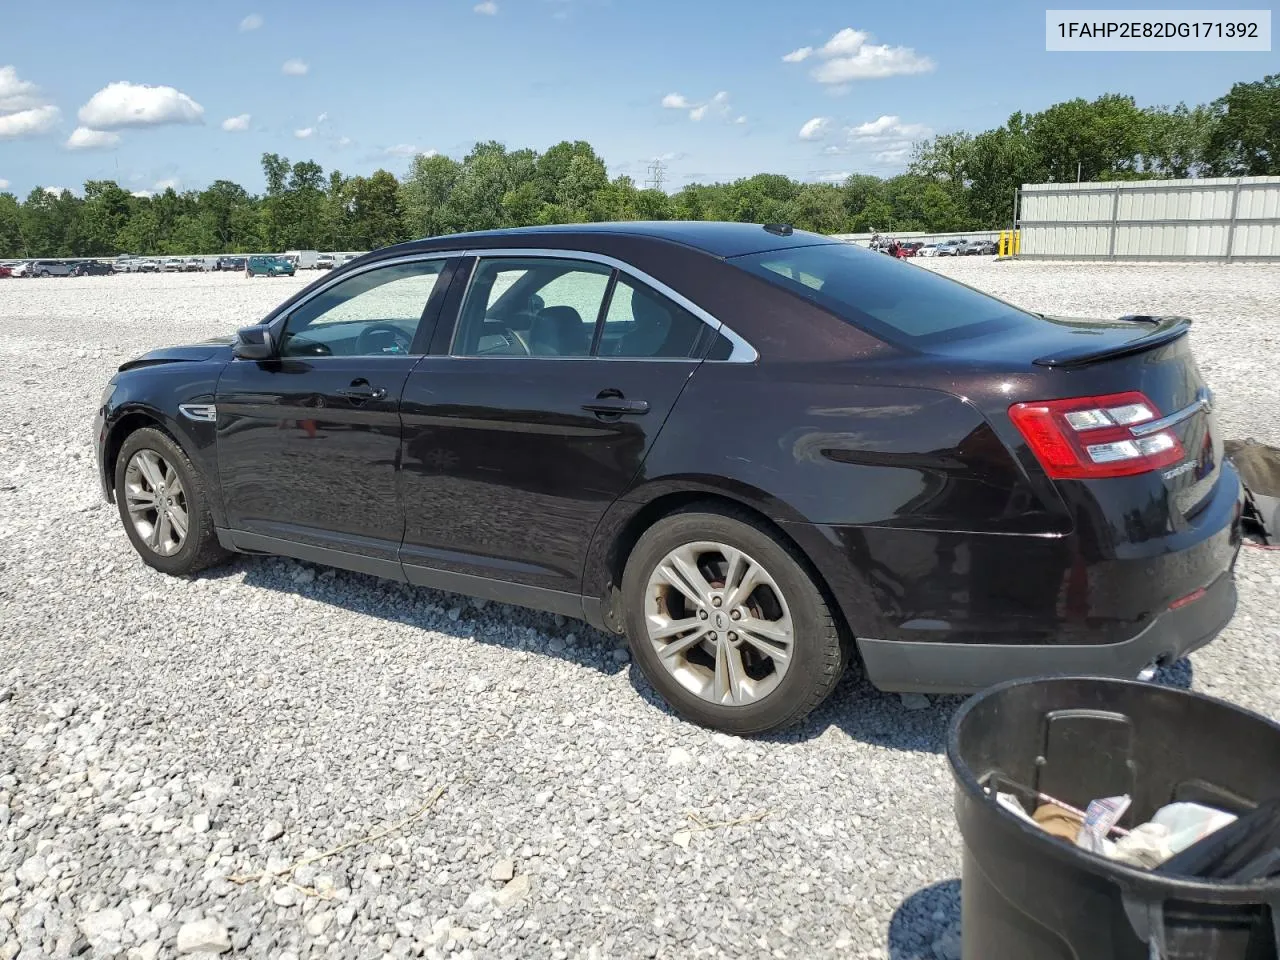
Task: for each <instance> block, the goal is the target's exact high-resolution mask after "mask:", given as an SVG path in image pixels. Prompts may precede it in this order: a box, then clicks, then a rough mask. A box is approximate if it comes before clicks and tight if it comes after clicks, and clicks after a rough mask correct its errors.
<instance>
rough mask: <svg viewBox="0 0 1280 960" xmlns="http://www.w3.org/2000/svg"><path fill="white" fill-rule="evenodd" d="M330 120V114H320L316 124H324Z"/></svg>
mask: <svg viewBox="0 0 1280 960" xmlns="http://www.w3.org/2000/svg"><path fill="white" fill-rule="evenodd" d="M328 119H329V114H327V113H322V114H320V116H318V117H316V123H324V122H325V121H326V120H328Z"/></svg>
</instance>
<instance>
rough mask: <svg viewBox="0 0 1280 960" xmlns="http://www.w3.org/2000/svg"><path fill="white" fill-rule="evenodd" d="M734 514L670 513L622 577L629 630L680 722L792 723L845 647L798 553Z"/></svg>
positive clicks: (822, 694) (828, 687)
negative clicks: (684, 719) (680, 718)
mask: <svg viewBox="0 0 1280 960" xmlns="http://www.w3.org/2000/svg"><path fill="white" fill-rule="evenodd" d="M751 520H752V518H750V517H747V516H745V515H739V514H737V513H736V512H735V511H733V510H731V509H727V510H725V511H723V512H720V511H719V510H718V509H716V510H697V509H696V508H691V509H688V510H685V511H681V512H677V513H674V514H672V515H670V516H668V517H665V518H664V519H662V520H660V521H659V522H658V523H656V524H654V526H652V527H651V528H650V529H649V530H647V531H646V532H645V533H644V534H643V535H642V536H641V537H640V539H639V541H638V542H637V543H636V546H635V549H634V550H633V551H632V553H631V556H630V558H629V559H628V561H627V567H626V571H625V573H624V575H623V583H622V593H623V599H624V603H625V609H626V624H627V636H628V640H629V642H630V646H631V651H632V656H633V657H634V658H635V661H636V663H637V664H638V665H639V666H640V668H641V670H643V671H644V674H645V676H646V677H647V678H648V680H649V682H650V683H652V684H653V686H654V687H655V688H656V689H657V690H658V692H659V693H661V694H662V696H663V697H664V699H666V701H667V703H669V704H670V705H671V707H672V708H673V709H674V710H675V711H676V712H677V713H679V714H680V715H681V716H682V717H684V718H686V719H688V720H692V721H693V722H695V723H698V724H701V725H703V726H706V727H713V728H715V729H718V730H724V731H726V732H728V733H735V734H752V733H763V732H765V731H768V730H776V729H780V728H782V727H787V726H790V725H792V724H795V723H798V722H799V721H801V720H802V719H804V717H806V716H807V715H808V714H809V713H810V712H811V711H812V710H813V709H814V708H815V707H817V706H818V705H819V704H820V703H822V701H823V700H825V699H826V698H827V696H828V695H829V694H830V693H831V691H832V689H834V687H835V685H836V682H837V681H838V680H839V679H840V675H841V673H842V672H843V670H844V665H845V652H844V647H843V644H842V641H841V637H840V633H839V630H838V629H837V626H836V622H835V619H834V617H833V616H832V614H831V611H830V610H829V608H828V606H827V603H826V600H825V599H824V598H823V595H822V592H821V591H820V590H819V589H818V587H817V586H816V585H815V583H814V581H813V578H812V577H811V576H810V575H809V573H808V572H807V571H806V570H805V567H804V565H803V563H802V561H801V558H800V557H799V555H798V554H797V553H796V552H795V551H794V549H793V548H791V547H790V546H789V545H786V546H784V545H783V544H781V543H780V542H779V541H777V540H775V539H774V538H773V537H772V536H770V535H769V534H767V533H765V532H763V531H762V530H760V529H759V526H758V525H757V524H755V523H753V522H751Z"/></svg>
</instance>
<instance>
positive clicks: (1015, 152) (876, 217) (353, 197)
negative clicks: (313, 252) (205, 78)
mask: <svg viewBox="0 0 1280 960" xmlns="http://www.w3.org/2000/svg"><path fill="white" fill-rule="evenodd" d="M262 171H263V177H264V181H265V187H266V188H265V190H264V192H262V193H261V194H252V193H250V192H249V191H248V190H246V189H245V188H244V187H243V186H241V185H239V184H237V183H233V182H231V181H229V180H218V181H215V182H214V183H213V184H211V185H210V186H209V187H207V188H206V189H204V190H187V191H181V192H179V191H176V190H173V189H172V188H170V189H167V190H165V191H164V192H163V193H160V194H157V195H155V196H146V195H134V194H132V193H130V192H129V191H127V190H125V189H124V188H122V187H121V186H120V185H119V184H117V183H116V182H114V181H111V180H90V181H88V182H87V183H85V185H84V192H83V195H82V196H76V195H74V194H72V193H71V192H70V191H68V190H63V191H61V192H60V193H57V194H55V193H52V192H49V191H47V190H45V189H42V188H39V187H37V188H35V189H33V190H32V191H31V192H30V193H29V194H28V196H27V198H26V199H25V200H24V201H19V200H18V198H17V197H15V196H14V195H13V194H12V193H0V257H36V256H44V257H59V256H62V257H99V256H112V255H115V254H117V253H125V252H128V253H135V254H143V255H149V254H192V253H223V252H227V253H230V252H255V251H279V250H287V249H319V250H371V249H375V248H377V247H381V246H385V245H387V244H391V243H395V242H397V241H400V240H405V239H409V238H411V237H423V236H433V235H437V234H442V233H454V232H459V231H466V230H486V229H492V228H497V227H512V226H527V225H531V224H548V223H581V222H589V221H601V220H636V219H643V220H665V219H680V220H736V221H746V222H757V223H790V224H793V225H794V226H796V227H798V228H800V229H805V230H814V231H817V232H820V233H845V232H850V233H854V232H867V231H874V230H879V231H882V232H894V231H908V230H932V231H953V230H954V231H963V230H974V229H983V228H987V229H990V228H996V227H1002V226H1006V225H1008V224H1009V223H1010V221H1011V219H1012V217H1013V201H1014V191H1015V190H1016V188H1017V187H1018V186H1020V185H1021V184H1023V183H1045V182H1074V181H1075V180H1076V179H1081V180H1116V179H1159V178H1180V177H1199V176H1263V175H1280V74H1274V75H1271V76H1267V77H1265V78H1263V79H1262V80H1260V81H1254V82H1241V83H1236V84H1235V85H1233V86H1232V88H1231V90H1230V91H1228V92H1227V93H1226V94H1225V95H1223V96H1222V97H1220V98H1218V99H1217V100H1214V101H1213V102H1212V103H1209V104H1204V105H1198V106H1194V107H1188V106H1186V105H1185V104H1178V105H1177V106H1174V107H1163V106H1161V107H1139V106H1138V105H1137V104H1136V102H1135V101H1134V99H1133V98H1132V97H1128V96H1124V95H1121V94H1106V95H1104V96H1101V97H1098V98H1097V99H1096V100H1093V101H1087V100H1083V99H1075V100H1069V101H1066V102H1063V103H1058V104H1054V105H1053V106H1051V107H1049V108H1048V109H1046V110H1043V111H1041V112H1039V113H1032V114H1024V113H1021V112H1018V113H1015V114H1013V115H1012V116H1011V117H1010V118H1009V120H1008V122H1007V123H1005V124H1004V125H1003V126H1001V127H996V128H994V129H991V130H986V131H983V132H981V133H977V134H970V133H949V134H942V135H939V136H936V137H933V138H932V139H930V140H927V141H922V142H920V143H917V144H915V146H914V150H913V154H912V159H911V162H910V165H909V167H908V169H907V171H906V172H905V173H903V174H901V175H899V176H895V177H889V178H881V177H876V176H872V175H869V174H853V175H851V176H849V177H848V178H847V179H846V180H844V181H843V182H842V183H805V182H800V181H797V180H795V179H793V178H791V177H787V176H783V175H780V174H770V173H762V174H757V175H756V176H753V177H746V178H743V179H740V180H735V181H733V182H731V183H710V184H700V183H694V184H689V185H688V186H685V187H684V188H682V189H681V190H679V191H677V192H675V193H673V194H667V193H664V192H662V191H660V190H653V189H642V188H640V187H638V186H637V185H636V183H635V182H634V181H633V180H632V179H631V178H630V177H627V176H618V177H614V178H612V179H611V178H610V177H609V175H608V171H607V168H606V165H605V162H604V160H603V159H602V158H601V157H600V156H599V155H598V154H597V153H596V151H595V150H594V149H593V148H592V146H591V145H590V144H589V143H586V142H585V141H581V140H579V141H575V142H569V141H564V142H561V143H557V144H555V145H554V146H552V147H550V148H549V149H547V150H545V151H544V152H542V153H539V152H537V151H535V150H531V149H522V150H508V149H507V148H506V147H505V146H504V145H503V144H501V143H498V142H496V141H489V142H485V143H478V144H476V145H475V147H474V148H473V149H472V151H471V152H470V153H468V154H467V155H466V156H465V157H464V158H462V159H461V160H457V159H453V158H451V157H446V156H440V155H435V156H426V155H420V156H418V157H416V158H414V160H413V161H412V164H411V166H410V168H409V169H408V171H407V172H406V173H405V174H404V176H403V177H402V178H397V177H396V176H395V175H394V174H392V173H390V172H389V171H387V170H378V171H377V172H376V173H374V174H372V175H371V176H368V177H364V176H344V175H343V174H342V173H341V172H339V171H337V170H334V171H331V172H330V173H329V174H328V175H327V176H326V175H325V172H324V170H323V169H322V168H321V167H320V165H319V164H317V163H315V162H313V161H311V160H302V161H298V162H296V163H290V162H289V160H288V159H287V158H285V157H282V156H279V155H278V154H274V153H268V154H264V155H263V157H262Z"/></svg>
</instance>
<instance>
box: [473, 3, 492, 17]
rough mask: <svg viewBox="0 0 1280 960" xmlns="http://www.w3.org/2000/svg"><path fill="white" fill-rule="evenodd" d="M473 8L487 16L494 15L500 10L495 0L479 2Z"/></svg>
mask: <svg viewBox="0 0 1280 960" xmlns="http://www.w3.org/2000/svg"><path fill="white" fill-rule="evenodd" d="M472 9H474V10H475V12H476V13H482V14H484V15H485V16H486V17H492V16H493V15H494V14H496V13H497V12H498V5H497V4H496V3H494V2H493V0H484V2H483V3H477V4H476V5H475V7H473V8H472Z"/></svg>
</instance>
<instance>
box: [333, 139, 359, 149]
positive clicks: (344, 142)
mask: <svg viewBox="0 0 1280 960" xmlns="http://www.w3.org/2000/svg"><path fill="white" fill-rule="evenodd" d="M354 142H355V141H354V140H352V139H351V138H350V137H339V138H338V142H337V144H336V146H339V147H349V146H351V144H352V143H354Z"/></svg>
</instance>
